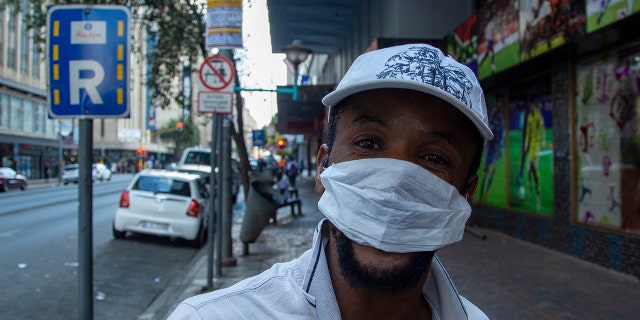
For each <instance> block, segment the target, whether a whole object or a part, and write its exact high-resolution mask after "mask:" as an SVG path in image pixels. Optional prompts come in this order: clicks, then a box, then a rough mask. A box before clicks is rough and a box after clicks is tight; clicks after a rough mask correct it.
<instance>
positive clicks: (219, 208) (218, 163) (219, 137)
mask: <svg viewBox="0 0 640 320" xmlns="http://www.w3.org/2000/svg"><path fill="white" fill-rule="evenodd" d="M222 117H223V115H221V114H216V115H215V116H214V118H215V119H216V120H215V121H216V139H215V141H216V147H215V150H216V159H215V160H216V166H215V168H217V169H218V170H216V186H217V190H216V191H217V192H216V199H217V201H216V213H217V214H216V230H218V233H217V234H216V238H217V239H216V240H217V243H216V252H217V254H216V269H217V274H218V276H222V199H223V198H222V196H223V193H222V172H221V171H222Z"/></svg>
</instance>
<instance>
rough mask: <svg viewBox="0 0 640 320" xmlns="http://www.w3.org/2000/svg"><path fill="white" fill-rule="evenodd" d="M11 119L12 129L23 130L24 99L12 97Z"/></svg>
mask: <svg viewBox="0 0 640 320" xmlns="http://www.w3.org/2000/svg"><path fill="white" fill-rule="evenodd" d="M10 100H11V108H10V110H11V120H10V123H9V126H10V127H11V129H18V130H22V125H23V123H22V121H23V118H24V116H23V113H22V111H23V109H22V99H20V98H18V97H11V99H10Z"/></svg>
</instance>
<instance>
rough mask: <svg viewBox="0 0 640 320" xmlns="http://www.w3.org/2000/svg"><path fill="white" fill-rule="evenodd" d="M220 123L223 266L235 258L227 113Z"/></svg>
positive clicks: (231, 262) (234, 263) (233, 261)
mask: <svg viewBox="0 0 640 320" xmlns="http://www.w3.org/2000/svg"><path fill="white" fill-rule="evenodd" d="M223 118H224V119H223V124H222V161H221V162H222V166H221V168H222V170H221V171H222V197H223V198H222V210H221V216H222V219H221V220H222V221H221V228H220V234H221V236H222V243H221V247H222V259H223V264H224V265H225V266H235V265H236V263H237V262H236V259H235V258H234V257H233V248H232V241H231V229H232V218H233V217H232V215H233V208H232V206H233V204H232V203H231V178H232V177H231V172H232V168H231V119H230V116H228V115H223Z"/></svg>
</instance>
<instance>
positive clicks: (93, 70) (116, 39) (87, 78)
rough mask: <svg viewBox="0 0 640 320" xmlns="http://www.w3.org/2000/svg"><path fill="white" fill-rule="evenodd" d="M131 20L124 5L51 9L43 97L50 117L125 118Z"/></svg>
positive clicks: (127, 105) (67, 6)
mask: <svg viewBox="0 0 640 320" xmlns="http://www.w3.org/2000/svg"><path fill="white" fill-rule="evenodd" d="M130 15H131V14H130V10H129V8H128V7H126V6H111V5H95V6H87V5H60V6H52V7H50V8H49V10H48V11H47V62H48V64H47V70H48V73H49V75H48V80H49V88H48V92H47V94H48V102H49V114H50V116H51V117H53V118H65V117H69V118H70V117H74V118H99V117H128V116H129V34H130V31H129V20H130Z"/></svg>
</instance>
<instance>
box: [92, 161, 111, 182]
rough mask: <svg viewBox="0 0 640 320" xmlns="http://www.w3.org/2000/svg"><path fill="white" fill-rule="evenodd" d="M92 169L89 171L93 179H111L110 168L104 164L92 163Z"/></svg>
mask: <svg viewBox="0 0 640 320" xmlns="http://www.w3.org/2000/svg"><path fill="white" fill-rule="evenodd" d="M92 169H93V170H91V172H92V174H93V180H99V181H105V180H107V181H109V180H111V174H112V173H111V169H109V168H107V166H106V165H104V164H101V163H94V164H93V165H92Z"/></svg>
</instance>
